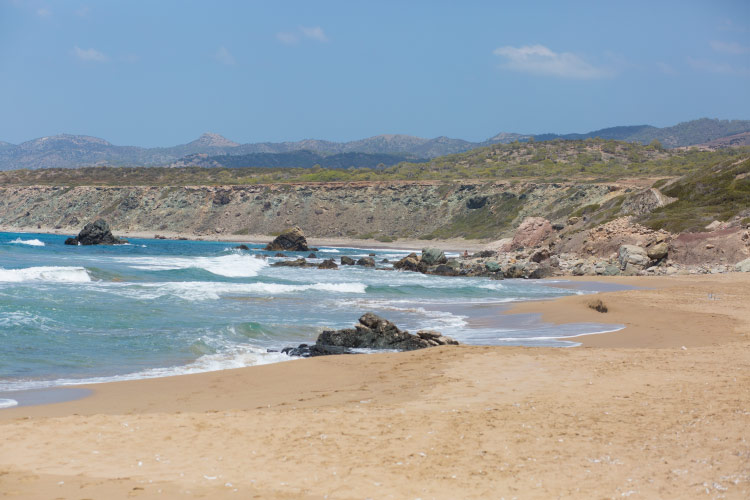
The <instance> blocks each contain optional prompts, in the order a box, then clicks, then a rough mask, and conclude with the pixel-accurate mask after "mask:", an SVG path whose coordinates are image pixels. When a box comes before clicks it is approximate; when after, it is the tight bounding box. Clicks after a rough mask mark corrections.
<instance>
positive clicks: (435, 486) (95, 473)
mask: <svg viewBox="0 0 750 500" xmlns="http://www.w3.org/2000/svg"><path fill="white" fill-rule="evenodd" d="M586 280H589V281H590V280H591V278H586ZM603 280H604V279H603ZM606 280H607V281H610V282H617V283H626V284H631V285H636V286H638V287H640V289H637V290H628V291H621V292H611V293H602V294H599V295H598V296H597V298H600V299H601V300H602V301H603V302H604V303H605V304H606V305H607V307H608V309H609V312H607V313H604V314H603V313H599V312H596V311H594V310H592V309H590V308H589V307H588V303H589V302H590V301H591V300H592V296H590V295H589V296H580V295H579V296H569V297H564V298H562V299H558V300H555V301H548V302H535V303H524V304H521V305H519V306H517V307H515V308H514V309H512V310H511V311H508V313H511V314H512V313H517V312H540V313H542V314H543V318H544V319H545V320H547V321H552V322H558V323H562V322H568V321H596V322H611V323H621V324H624V325H626V328H625V329H624V330H621V331H618V332H614V333H609V334H602V335H591V336H586V337H580V338H579V339H578V340H579V341H581V342H582V343H583V346H581V347H576V348H567V349H561V348H521V347H472V346H446V347H438V348H431V349H426V350H422V351H415V352H408V353H384V354H375V355H367V356H334V357H326V358H314V359H306V360H298V361H291V362H286V363H279V364H273V365H266V366H258V367H252V368H244V369H237V370H227V371H222V372H212V373H205V374H198V375H186V376H180V377H170V378H163V379H151V380H141V381H133V382H117V383H111V384H101V385H95V386H89V388H90V389H92V390H93V394H92V395H91V396H90V397H87V398H84V399H78V400H75V401H69V402H64V403H56V404H49V405H43V406H25V407H17V408H12V409H6V410H0V435H2V436H3V439H2V440H0V496H2V497H3V498H61V499H81V498H92V499H93V498H96V499H99V498H101V499H118V498H123V499H124V498H212V499H213V498H263V499H269V498H270V499H291V498H305V499H322V498H331V499H334V498H336V499H354V498H394V499H401V498H422V499H431V498H436V499H458V498H626V497H627V498H695V497H708V498H748V497H749V496H750V442H748V432H747V429H748V428H750V349H749V348H750V338H749V337H748V335H749V334H750V307H748V302H749V301H748V298H749V297H750V274H724V275H705V276H680V277H668V278H641V277H639V278H607V279H606Z"/></svg>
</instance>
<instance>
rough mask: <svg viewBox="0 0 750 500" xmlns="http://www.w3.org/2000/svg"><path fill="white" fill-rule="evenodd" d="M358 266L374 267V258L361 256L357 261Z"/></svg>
mask: <svg viewBox="0 0 750 500" xmlns="http://www.w3.org/2000/svg"><path fill="white" fill-rule="evenodd" d="M357 265H358V266H365V267H375V259H373V258H372V257H362V258H361V259H359V260H358V261H357Z"/></svg>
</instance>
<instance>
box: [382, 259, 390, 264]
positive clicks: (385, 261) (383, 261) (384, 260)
mask: <svg viewBox="0 0 750 500" xmlns="http://www.w3.org/2000/svg"><path fill="white" fill-rule="evenodd" d="M388 262H389V261H388V259H383V260H381V261H380V263H381V264H388Z"/></svg>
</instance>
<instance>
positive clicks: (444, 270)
mask: <svg viewBox="0 0 750 500" xmlns="http://www.w3.org/2000/svg"><path fill="white" fill-rule="evenodd" d="M429 273H430V274H436V275H438V276H458V270H456V269H454V268H453V267H451V266H449V265H448V264H440V265H439V266H435V267H434V268H433V269H430V271H429Z"/></svg>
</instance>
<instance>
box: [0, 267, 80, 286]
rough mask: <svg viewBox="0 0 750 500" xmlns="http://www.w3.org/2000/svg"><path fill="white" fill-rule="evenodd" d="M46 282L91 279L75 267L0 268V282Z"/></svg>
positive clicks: (75, 281) (71, 281) (74, 281)
mask: <svg viewBox="0 0 750 500" xmlns="http://www.w3.org/2000/svg"><path fill="white" fill-rule="evenodd" d="M28 281H47V282H55V283H85V282H89V281H91V277H90V276H89V274H88V273H87V272H86V269H84V268H83V267H77V266H38V267H25V268H21V269H3V268H0V282H6V283H24V282H28Z"/></svg>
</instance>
